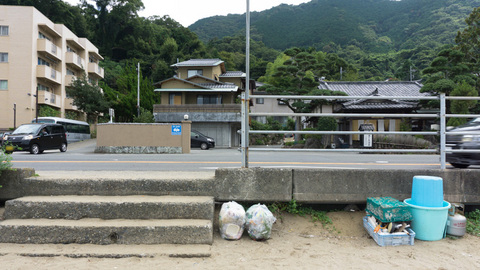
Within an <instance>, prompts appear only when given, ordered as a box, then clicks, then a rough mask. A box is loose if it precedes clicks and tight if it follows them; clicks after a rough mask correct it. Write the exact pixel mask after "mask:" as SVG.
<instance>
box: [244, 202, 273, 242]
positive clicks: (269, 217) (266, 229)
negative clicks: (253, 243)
mask: <svg viewBox="0 0 480 270" xmlns="http://www.w3.org/2000/svg"><path fill="white" fill-rule="evenodd" d="M246 215H247V221H246V223H245V226H246V227H247V230H248V235H250V237H251V238H252V239H254V240H266V239H269V238H270V235H271V233H272V226H273V223H275V221H276V220H277V219H276V218H275V217H274V216H273V214H272V212H270V210H268V208H267V207H266V206H265V205H264V204H255V205H252V206H251V207H250V208H248V210H247V213H246Z"/></svg>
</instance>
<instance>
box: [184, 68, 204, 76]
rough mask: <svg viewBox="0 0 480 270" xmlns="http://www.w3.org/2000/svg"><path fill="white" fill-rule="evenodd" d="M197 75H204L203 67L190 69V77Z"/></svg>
mask: <svg viewBox="0 0 480 270" xmlns="http://www.w3.org/2000/svg"><path fill="white" fill-rule="evenodd" d="M195 75H203V69H189V70H188V74H187V76H188V78H190V77H192V76H195Z"/></svg>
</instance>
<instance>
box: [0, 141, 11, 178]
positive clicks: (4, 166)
mask: <svg viewBox="0 0 480 270" xmlns="http://www.w3.org/2000/svg"><path fill="white" fill-rule="evenodd" d="M5 146H6V145H5V144H4V145H3V146H2V147H1V149H0V175H1V174H2V172H3V171H5V170H10V168H12V155H11V154H9V153H7V152H6V151H5ZM0 187H1V186H0Z"/></svg>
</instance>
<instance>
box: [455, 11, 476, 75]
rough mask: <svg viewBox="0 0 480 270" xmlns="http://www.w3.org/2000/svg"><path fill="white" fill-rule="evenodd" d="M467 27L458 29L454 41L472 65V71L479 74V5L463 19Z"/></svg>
mask: <svg viewBox="0 0 480 270" xmlns="http://www.w3.org/2000/svg"><path fill="white" fill-rule="evenodd" d="M465 22H466V23H467V27H466V28H465V29H464V30H462V31H458V33H457V36H456V38H455V42H456V43H457V45H458V48H459V49H460V50H461V51H462V52H463V53H464V54H465V57H466V60H467V61H468V62H470V63H472V65H473V72H475V73H476V74H477V76H478V75H480V7H477V8H475V9H474V10H473V11H472V13H470V15H469V16H468V17H467V18H466V19H465Z"/></svg>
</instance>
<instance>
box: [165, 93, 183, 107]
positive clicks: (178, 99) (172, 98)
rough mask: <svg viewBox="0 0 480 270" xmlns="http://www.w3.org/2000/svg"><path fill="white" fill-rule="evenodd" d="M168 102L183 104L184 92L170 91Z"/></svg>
mask: <svg viewBox="0 0 480 270" xmlns="http://www.w3.org/2000/svg"><path fill="white" fill-rule="evenodd" d="M168 102H169V103H168V104H170V105H181V104H182V94H180V93H170V95H169V100H168Z"/></svg>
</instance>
